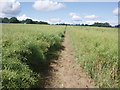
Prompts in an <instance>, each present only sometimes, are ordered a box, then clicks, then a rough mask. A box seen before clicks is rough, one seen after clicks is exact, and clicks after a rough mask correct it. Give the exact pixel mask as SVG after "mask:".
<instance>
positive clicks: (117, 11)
mask: <svg viewBox="0 0 120 90" xmlns="http://www.w3.org/2000/svg"><path fill="white" fill-rule="evenodd" d="M113 14H114V15H116V16H118V14H120V8H115V9H114V10H113Z"/></svg>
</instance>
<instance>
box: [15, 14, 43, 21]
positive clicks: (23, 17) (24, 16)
mask: <svg viewBox="0 0 120 90" xmlns="http://www.w3.org/2000/svg"><path fill="white" fill-rule="evenodd" d="M17 19H18V20H20V21H22V20H26V19H32V20H33V21H41V20H39V19H34V18H31V17H28V16H27V15H26V14H23V15H22V16H18V17H17Z"/></svg>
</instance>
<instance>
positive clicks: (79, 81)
mask: <svg viewBox="0 0 120 90" xmlns="http://www.w3.org/2000/svg"><path fill="white" fill-rule="evenodd" d="M62 45H63V46H64V49H63V50H62V52H61V56H60V58H59V59H58V60H55V61H54V62H53V63H51V65H50V67H52V69H51V70H50V71H49V75H48V76H47V80H46V84H45V88H94V85H93V81H92V80H91V79H90V77H89V76H88V75H87V74H86V73H85V72H84V70H83V69H82V68H81V67H80V66H79V65H78V64H76V59H75V58H74V55H73V50H72V48H71V46H70V43H69V40H68V35H67V33H66V35H65V38H64V42H63V43H62Z"/></svg>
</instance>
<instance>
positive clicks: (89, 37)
mask: <svg viewBox="0 0 120 90" xmlns="http://www.w3.org/2000/svg"><path fill="white" fill-rule="evenodd" d="M67 29H68V32H67V33H68V34H69V38H70V40H71V43H72V45H73V47H74V49H75V56H76V58H77V59H78V63H79V64H80V65H81V66H82V67H83V68H84V69H85V70H86V71H87V72H88V73H89V75H90V76H91V77H92V78H93V79H94V80H95V83H96V84H97V86H99V87H107V88H110V87H111V88H115V87H117V86H118V74H117V71H118V29H116V28H99V27H73V26H71V27H68V28H67Z"/></svg>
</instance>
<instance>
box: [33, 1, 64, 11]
mask: <svg viewBox="0 0 120 90" xmlns="http://www.w3.org/2000/svg"><path fill="white" fill-rule="evenodd" d="M33 7H34V8H35V9H36V10H39V11H55V10H58V9H61V8H63V7H64V5H63V4H62V3H58V2H53V1H49V0H44V1H43V0H37V1H35V2H34V4H33Z"/></svg>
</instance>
